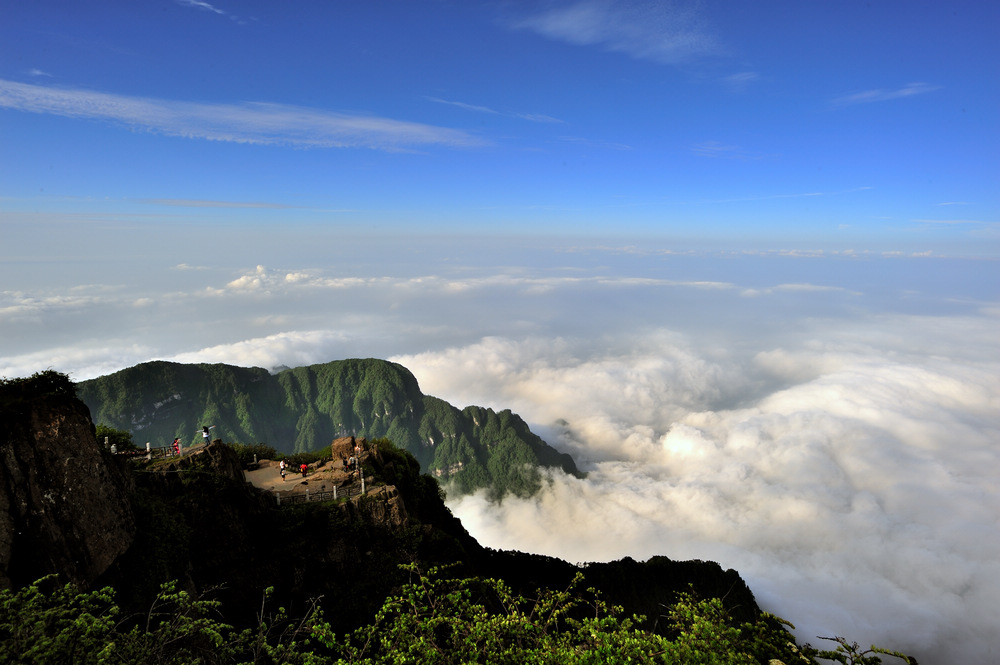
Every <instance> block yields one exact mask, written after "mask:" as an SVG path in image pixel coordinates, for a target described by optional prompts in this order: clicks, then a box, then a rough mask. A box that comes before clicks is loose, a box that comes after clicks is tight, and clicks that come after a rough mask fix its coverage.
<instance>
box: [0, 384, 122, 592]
mask: <svg viewBox="0 0 1000 665" xmlns="http://www.w3.org/2000/svg"><path fill="white" fill-rule="evenodd" d="M2 418H3V423H2V430H0V432H2V433H0V436H2V439H0V585H2V586H4V587H7V588H10V587H12V586H21V585H23V584H26V583H29V582H33V581H34V580H36V579H37V578H39V577H42V576H44V575H47V574H49V573H60V574H62V575H63V576H64V578H65V579H67V580H69V581H73V582H76V583H78V584H80V585H82V586H88V585H89V584H91V583H92V582H93V581H94V580H95V579H97V577H98V576H99V575H100V574H101V573H102V572H104V570H105V569H107V567H108V566H109V565H111V563H112V561H114V560H115V558H116V557H118V556H119V555H121V554H122V553H124V552H125V551H126V550H127V549H128V548H129V545H131V543H132V539H133V537H134V535H135V519H134V516H133V513H132V508H131V504H130V502H129V494H130V491H131V490H130V478H129V475H128V473H127V471H126V470H124V469H123V468H121V467H120V466H119V465H117V464H116V463H115V460H114V459H113V458H112V457H111V456H110V455H105V454H103V453H102V451H101V450H100V448H99V446H98V444H97V441H96V439H95V438H94V426H93V424H92V423H91V421H90V412H89V411H88V410H87V407H86V406H84V404H83V403H82V402H80V401H78V400H76V399H73V398H71V397H67V396H58V395H55V396H46V397H43V398H41V399H36V400H32V401H30V402H25V403H23V404H22V405H20V406H19V407H17V408H13V409H5V410H4V412H3V413H2Z"/></svg>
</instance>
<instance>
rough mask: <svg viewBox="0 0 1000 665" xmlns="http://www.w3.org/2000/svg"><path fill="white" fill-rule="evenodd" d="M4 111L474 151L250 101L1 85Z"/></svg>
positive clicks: (453, 139) (449, 135) (274, 140)
mask: <svg viewBox="0 0 1000 665" xmlns="http://www.w3.org/2000/svg"><path fill="white" fill-rule="evenodd" d="M0 108H8V109H13V110H18V111H26V112H30V113H42V114H52V115H58V116H63V117H68V118H80V119H86V120H102V121H111V122H117V123H122V124H125V125H127V126H129V127H132V128H138V129H142V130H145V131H149V132H153V133H159V134H164V135H167V136H179V137H183V138H193V139H207V140H211V141H225V142H231V143H246V144H256V145H275V146H294V147H299V148H371V149H376V150H392V151H398V150H412V149H416V148H422V147H429V146H445V147H451V148H468V147H473V146H482V145H485V144H486V141H484V140H483V139H481V138H479V137H476V136H474V135H472V134H469V133H468V132H465V131H462V130H457V129H449V128H446V127H435V126H432V125H426V124H422V123H415V122H406V121H402V120H393V119H389V118H380V117H377V116H367V115H349V114H344V113H334V112H330V111H323V110H318V109H310V108H303V107H297V106H287V105H284V104H270V103H260V102H249V103H242V104H203V103H194V102H182V101H172V100H163V99H154V98H149V97H129V96H126V95H115V94H109V93H103V92H93V91H88V90H77V89H62V88H51V87H45V86H38V85H31V84H25V83H16V82H14V81H6V80H2V79H0Z"/></svg>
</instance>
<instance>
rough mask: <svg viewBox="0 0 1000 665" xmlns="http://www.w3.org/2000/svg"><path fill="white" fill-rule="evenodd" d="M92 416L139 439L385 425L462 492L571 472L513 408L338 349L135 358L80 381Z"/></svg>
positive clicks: (289, 448) (306, 446)
mask: <svg viewBox="0 0 1000 665" xmlns="http://www.w3.org/2000/svg"><path fill="white" fill-rule="evenodd" d="M77 389H78V394H79V396H80V399H82V400H83V402H84V403H85V404H86V405H87V406H88V407H89V408H90V410H91V414H92V418H93V420H94V422H96V423H104V424H107V425H110V426H112V427H116V428H119V429H124V430H128V431H131V432H132V434H133V436H134V438H135V442H136V443H137V444H138V445H140V446H142V445H143V444H144V443H145V442H146V441H149V442H151V443H152V445H154V446H162V445H167V444H168V443H169V442H171V441H173V439H174V437H180V439H181V440H182V441H183V442H185V443H186V444H187V443H195V442H197V441H200V439H201V434H200V433H199V430H200V429H201V427H202V426H204V425H214V427H215V429H213V430H212V436H213V438H219V439H222V440H224V441H232V442H240V443H261V442H263V443H267V444H268V445H270V446H272V447H273V448H275V449H276V450H278V451H281V452H287V453H294V452H302V451H310V450H315V449H317V448H320V447H321V446H325V445H328V444H329V443H330V441H331V440H332V439H334V438H335V437H339V436H365V437H369V438H379V437H386V438H389V439H390V440H392V441H393V442H394V443H395V444H396V445H398V446H400V447H401V448H404V449H406V450H408V451H409V452H410V453H411V454H413V456H414V457H416V458H417V460H418V461H419V462H420V465H421V468H422V469H423V470H424V471H425V472H427V473H432V474H434V475H435V476H437V477H439V478H441V479H442V480H446V481H449V482H450V483H452V487H453V488H454V489H455V490H456V491H458V492H459V493H468V492H472V491H475V490H477V489H480V488H488V489H489V490H490V491H491V492H492V493H494V494H495V495H497V496H502V495H503V494H505V493H507V492H511V493H514V494H517V495H521V496H527V495H530V494H533V493H534V492H535V491H537V490H538V488H539V487H540V486H541V475H540V474H539V472H538V467H539V466H545V467H557V468H561V469H562V470H563V471H565V472H567V473H573V474H578V473H579V472H578V471H577V469H576V465H575V464H574V462H573V460H572V458H571V457H570V456H569V455H566V454H561V453H559V452H557V451H556V450H555V449H553V448H552V447H550V446H549V445H548V444H546V443H545V442H544V441H543V440H542V439H541V438H539V437H538V436H536V435H535V434H534V433H532V432H531V430H530V429H529V428H528V426H527V424H526V423H525V422H524V421H523V420H522V419H521V418H520V417H519V416H517V415H516V414H514V413H511V412H510V411H509V410H504V411H500V412H497V411H494V410H493V409H487V408H483V407H478V406H468V407H466V408H464V409H462V410H459V409H457V408H456V407H454V406H452V405H451V404H449V403H447V402H445V401H444V400H441V399H438V398H436V397H431V396H429V395H424V394H423V393H422V392H420V387H419V386H418V384H417V380H416V378H415V377H414V376H413V374H411V373H410V371H409V370H407V369H406V368H405V367H403V366H402V365H399V364H397V363H392V362H388V361H386V360H378V359H372V358H369V359H363V360H362V359H352V360H338V361H334V362H329V363H325V364H319V365H310V366H307V367H297V368H295V369H286V370H283V371H281V372H278V373H277V374H273V375H272V374H270V373H269V372H268V371H267V370H264V369H261V368H258V367H254V368H246V367H236V366H233V365H223V364H212V365H209V364H181V363H171V362H163V361H155V362H149V363H143V364H140V365H136V366H135V367H130V368H128V369H124V370H121V371H119V372H115V373H114V374H109V375H107V376H102V377H99V378H96V379H91V380H88V381H82V382H80V383H79V384H77Z"/></svg>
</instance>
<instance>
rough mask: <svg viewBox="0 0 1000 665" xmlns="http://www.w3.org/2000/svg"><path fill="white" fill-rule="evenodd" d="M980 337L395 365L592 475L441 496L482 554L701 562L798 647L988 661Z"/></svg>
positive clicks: (989, 590)
mask: <svg viewBox="0 0 1000 665" xmlns="http://www.w3.org/2000/svg"><path fill="white" fill-rule="evenodd" d="M993 329H995V320H991V319H986V320H982V319H974V318H968V319H954V320H940V319H931V318H921V317H907V316H898V317H894V318H891V319H886V318H878V319H873V320H868V321H863V322H855V323H852V324H850V325H847V324H839V325H835V324H831V323H830V322H826V324H825V325H824V327H823V328H822V329H820V328H817V329H815V330H813V331H812V332H813V333H814V336H811V337H806V338H804V339H803V340H801V341H800V343H799V344H798V345H795V346H789V347H783V348H769V349H761V350H760V351H759V352H758V353H756V354H752V355H749V356H747V357H739V356H737V355H733V354H729V353H726V352H722V351H720V350H719V349H718V348H714V347H708V348H703V347H700V346H699V344H698V342H697V341H696V340H690V339H685V338H683V337H680V336H679V335H677V334H674V333H670V332H667V331H663V332H661V333H660V334H657V335H652V336H644V337H642V338H637V339H634V340H620V344H619V346H618V347H617V348H611V349H609V348H608V347H607V346H606V345H602V346H600V347H595V346H590V345H588V344H585V343H582V342H579V343H574V342H568V341H566V340H562V341H551V340H528V341H523V342H513V341H510V340H505V339H488V340H484V341H482V342H481V343H479V344H474V345H470V346H467V347H463V348H456V349H451V350H449V351H446V352H441V353H428V354H422V355H416V356H408V357H401V358H397V360H399V361H400V362H402V363H403V364H405V365H407V366H408V367H410V368H411V369H413V370H414V372H415V373H416V375H417V377H418V379H419V380H420V382H421V386H422V387H423V389H424V390H425V391H427V392H429V393H431V394H435V395H440V396H443V397H445V398H446V399H450V400H453V401H455V402H456V403H459V404H465V403H470V402H473V403H487V404H490V405H496V406H509V407H512V408H514V409H515V410H517V411H518V412H519V413H521V414H522V415H523V416H525V417H526V418H527V419H528V420H529V421H530V422H532V423H533V424H535V426H536V427H538V428H539V429H543V430H544V432H543V433H544V434H545V435H546V436H547V437H548V440H549V441H550V442H551V443H553V444H554V445H556V446H557V447H561V448H562V449H564V450H568V451H570V452H572V453H573V454H574V455H575V456H576V457H577V459H578V460H580V461H581V462H582V463H583V467H584V468H585V469H586V470H587V471H588V472H589V475H588V477H587V479H585V480H576V479H572V478H567V477H564V476H561V475H557V476H553V477H552V481H551V484H550V486H549V488H548V490H547V491H546V492H545V494H544V495H543V496H542V497H541V498H539V499H537V500H530V501H515V500H506V501H504V503H503V504H502V505H501V506H496V505H491V504H488V503H486V502H485V500H484V499H483V498H482V497H473V498H468V499H462V500H455V501H453V502H452V508H453V510H454V511H455V513H456V514H457V515H458V516H459V517H460V518H461V519H462V521H463V523H465V524H466V526H467V527H468V528H469V529H470V531H471V532H472V533H473V534H474V535H476V536H477V537H478V538H480V539H481V540H482V541H483V542H485V543H486V544H487V545H490V546H493V547H499V548H516V549H524V550H529V551H533V552H539V553H545V554H550V555H554V556H558V557H561V558H564V559H567V560H570V561H577V562H582V561H601V560H610V559H616V558H620V557H623V556H632V557H636V558H645V557H648V556H652V555H656V554H664V555H667V556H670V557H672V558H675V559H687V558H698V559H712V560H716V561H719V562H720V563H721V564H722V565H723V566H726V567H734V568H736V569H738V570H739V571H740V572H741V573H742V574H743V575H744V577H745V578H746V579H747V580H748V582H749V584H750V586H751V588H753V589H754V591H755V592H756V594H757V596H758V599H759V600H760V602H761V603H762V604H763V605H764V606H765V607H766V608H768V609H770V610H771V611H773V612H775V613H777V614H779V615H782V616H785V617H788V618H790V619H792V620H793V621H794V622H796V624H797V627H798V631H797V635H798V637H799V638H800V640H802V641H812V642H814V643H816V642H817V640H816V639H815V638H816V636H818V635H827V636H828V635H831V634H837V635H842V636H846V637H848V638H850V639H851V640H857V641H859V642H861V643H864V644H872V643H874V644H879V645H882V646H888V647H891V648H896V649H901V650H903V651H904V652H909V653H911V654H912V655H914V656H916V657H918V659H919V660H920V662H926V663H953V662H990V661H992V660H994V659H995V658H996V654H997V649H998V647H1000V643H998V640H997V637H996V635H995V631H994V626H993V618H992V617H993V616H994V612H993V610H992V608H993V607H995V604H996V601H997V600H998V599H1000V532H998V530H997V525H998V522H1000V496H998V492H997V490H996V489H995V478H996V477H997V475H998V472H1000V459H998V448H997V442H998V441H1000V409H998V406H1000V362H998V361H997V359H998V358H1000V354H998V345H997V343H996V342H992V341H987V340H989V339H990V337H989V334H990V331H991V330H993ZM904 340H905V341H904ZM963 340H964V341H965V342H968V344H964V345H963V343H962V341H963Z"/></svg>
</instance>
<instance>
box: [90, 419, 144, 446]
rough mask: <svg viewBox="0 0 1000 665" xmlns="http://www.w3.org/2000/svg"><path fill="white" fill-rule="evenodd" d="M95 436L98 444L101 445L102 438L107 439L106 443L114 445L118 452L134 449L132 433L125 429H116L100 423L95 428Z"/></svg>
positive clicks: (102, 443) (102, 442)
mask: <svg viewBox="0 0 1000 665" xmlns="http://www.w3.org/2000/svg"><path fill="white" fill-rule="evenodd" d="M95 436H96V437H97V443H98V445H100V446H103V445H104V439H107V440H108V445H109V446H114V447H115V449H116V450H118V451H119V452H122V451H125V450H135V449H136V445H135V442H133V441H132V433H131V432H129V431H127V430H123V429H116V428H114V427H111V426H110V425H105V424H104V423H101V424H99V425H97V427H96V429H95Z"/></svg>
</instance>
